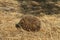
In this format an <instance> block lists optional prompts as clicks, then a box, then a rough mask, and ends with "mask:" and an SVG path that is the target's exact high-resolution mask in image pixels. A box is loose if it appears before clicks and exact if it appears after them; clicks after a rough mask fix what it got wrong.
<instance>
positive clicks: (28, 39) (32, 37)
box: [0, 0, 60, 40]
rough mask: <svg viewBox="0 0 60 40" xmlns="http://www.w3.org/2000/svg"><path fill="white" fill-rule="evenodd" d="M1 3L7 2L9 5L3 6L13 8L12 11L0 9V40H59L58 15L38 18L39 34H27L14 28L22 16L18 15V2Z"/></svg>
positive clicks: (59, 15)
mask: <svg viewBox="0 0 60 40" xmlns="http://www.w3.org/2000/svg"><path fill="white" fill-rule="evenodd" d="M1 2H2V3H4V2H9V3H10V4H11V5H6V4H5V3H4V5H6V6H7V7H13V8H14V11H11V10H10V9H8V11H6V10H2V9H0V10H1V11H0V40H60V14H54V15H42V16H39V18H40V21H41V30H40V31H39V32H27V31H25V30H23V29H17V28H16V27H15V24H16V23H18V22H19V20H20V18H21V16H22V15H23V14H22V13H18V10H19V9H18V8H19V5H18V2H17V1H15V0H0V4H1ZM9 3H7V4H9ZM1 6H2V5H1ZM15 8H16V9H15Z"/></svg>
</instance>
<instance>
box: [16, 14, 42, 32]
mask: <svg viewBox="0 0 60 40" xmlns="http://www.w3.org/2000/svg"><path fill="white" fill-rule="evenodd" d="M40 25H41V23H40V20H39V19H38V18H37V17H35V16H31V15H25V16H24V17H22V18H21V20H20V21H19V23H17V24H16V27H21V28H22V29H23V30H26V31H32V32H36V31H39V30H40Z"/></svg>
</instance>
